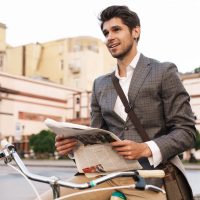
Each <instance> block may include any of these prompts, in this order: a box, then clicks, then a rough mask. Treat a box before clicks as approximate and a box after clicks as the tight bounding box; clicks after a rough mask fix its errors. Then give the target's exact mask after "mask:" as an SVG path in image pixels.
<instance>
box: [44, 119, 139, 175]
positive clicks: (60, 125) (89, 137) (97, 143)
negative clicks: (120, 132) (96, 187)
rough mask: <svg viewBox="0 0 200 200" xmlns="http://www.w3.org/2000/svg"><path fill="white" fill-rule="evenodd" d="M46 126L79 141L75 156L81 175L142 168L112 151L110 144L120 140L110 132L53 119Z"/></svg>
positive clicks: (133, 161)
mask: <svg viewBox="0 0 200 200" xmlns="http://www.w3.org/2000/svg"><path fill="white" fill-rule="evenodd" d="M45 124H46V125H47V126H48V127H49V128H50V129H51V130H52V131H53V132H54V133H55V134H56V135H63V136H65V137H66V138H72V137H73V138H76V139H77V140H78V146H77V148H76V149H75V150H74V151H73V154H74V159H75V162H76V166H77V169H78V171H79V172H80V173H85V174H87V175H88V174H90V173H92V174H93V175H94V174H96V173H99V174H104V173H107V172H115V171H127V170H133V169H141V168H142V167H141V165H140V164H139V162H138V161H137V160H126V159H124V158H123V157H122V156H120V155H118V154H117V152H116V151H114V150H113V149H112V146H111V145H110V142H114V141H116V140H120V139H119V138H118V137H117V136H116V135H115V134H113V133H112V132H110V131H107V130H103V129H98V128H92V127H89V126H84V125H78V124H73V123H69V122H57V121H54V120H52V119H46V120H45ZM88 176H89V175H88Z"/></svg>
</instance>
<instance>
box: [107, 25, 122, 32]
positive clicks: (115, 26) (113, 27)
mask: <svg viewBox="0 0 200 200" xmlns="http://www.w3.org/2000/svg"><path fill="white" fill-rule="evenodd" d="M116 28H121V26H120V25H113V26H112V27H111V29H116ZM103 32H108V30H107V29H103Z"/></svg>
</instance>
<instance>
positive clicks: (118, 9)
mask: <svg viewBox="0 0 200 200" xmlns="http://www.w3.org/2000/svg"><path fill="white" fill-rule="evenodd" d="M114 17H118V18H120V19H121V20H122V22H123V23H124V24H125V25H127V26H128V28H129V29H130V31H132V30H133V28H135V27H136V26H140V19H139V17H138V15H137V14H136V13H135V12H133V11H131V10H130V9H129V8H128V7H127V6H116V5H115V6H109V7H107V8H106V9H104V10H103V11H102V12H101V13H100V16H99V20H100V21H101V30H102V29H103V24H104V22H106V21H108V20H110V19H112V18H114Z"/></svg>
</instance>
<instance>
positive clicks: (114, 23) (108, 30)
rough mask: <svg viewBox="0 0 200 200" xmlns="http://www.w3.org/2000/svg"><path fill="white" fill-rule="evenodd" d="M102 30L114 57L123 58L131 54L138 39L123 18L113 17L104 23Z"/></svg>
mask: <svg viewBox="0 0 200 200" xmlns="http://www.w3.org/2000/svg"><path fill="white" fill-rule="evenodd" d="M102 32H103V34H104V36H105V38H106V46H107V48H108V50H109V51H110V53H111V55H112V56H113V57H114V58H118V59H122V58H124V57H125V56H126V55H128V54H129V52H130V51H131V49H132V48H133V44H134V43H136V41H135V40H134V39H133V38H134V37H133V32H134V31H132V32H130V30H129V28H128V26H126V25H125V24H124V23H123V22H122V20H121V19H120V18H118V17H115V18H112V19H110V20H108V21H106V22H104V24H103V29H102Z"/></svg>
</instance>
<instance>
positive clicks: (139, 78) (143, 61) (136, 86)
mask: <svg viewBox="0 0 200 200" xmlns="http://www.w3.org/2000/svg"><path fill="white" fill-rule="evenodd" d="M150 69H151V67H150V60H149V59H148V58H147V57H145V56H143V55H142V54H141V55H140V58H139V61H138V63H137V65H136V68H135V70H134V72H133V77H132V79H131V83H130V86H129V91H128V98H129V102H131V104H132V105H134V101H135V99H136V97H137V94H138V93H139V90H140V88H141V86H142V84H143V82H144V80H145V78H146V77H147V75H148V73H149V72H150Z"/></svg>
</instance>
